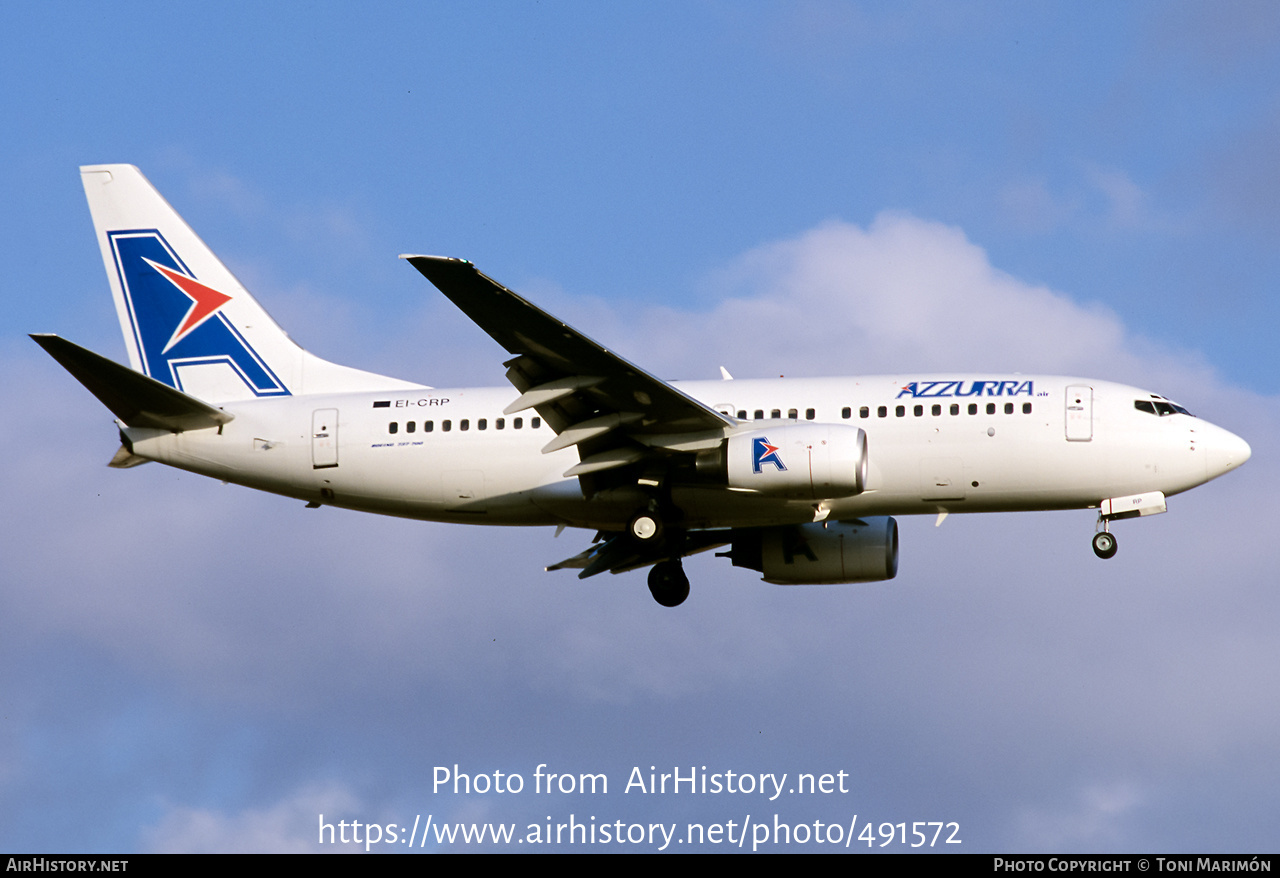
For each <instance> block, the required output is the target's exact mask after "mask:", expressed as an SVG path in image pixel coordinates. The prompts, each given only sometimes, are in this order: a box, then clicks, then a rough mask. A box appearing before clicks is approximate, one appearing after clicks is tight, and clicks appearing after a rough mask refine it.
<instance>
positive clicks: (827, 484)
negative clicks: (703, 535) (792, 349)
mask: <svg viewBox="0 0 1280 878" xmlns="http://www.w3.org/2000/svg"><path fill="white" fill-rule="evenodd" d="M717 455H718V456H721V455H722V457H720V460H718V461H717V463H720V464H722V465H723V467H724V469H723V470H722V473H723V478H724V479H725V483H726V484H728V486H729V487H730V488H738V489H741V490H748V491H755V492H757V493H761V494H768V495H771V496H775V497H795V498H797V499H804V500H825V499H829V498H832V497H852V496H853V495H854V494H861V493H862V491H863V490H864V489H865V488H866V486H867V434H866V433H865V432H864V431H863V430H862V428H860V427H852V426H847V425H844V424H804V423H801V424H778V425H777V426H773V427H766V428H764V429H754V430H749V431H746V432H742V433H737V434H735V435H733V436H730V437H729V438H728V439H727V440H726V441H725V445H724V446H723V447H722V448H721V449H720V450H719V451H718V452H717ZM699 465H700V468H704V467H705V461H704V460H700V461H699Z"/></svg>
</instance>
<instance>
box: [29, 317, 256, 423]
mask: <svg viewBox="0 0 1280 878" xmlns="http://www.w3.org/2000/svg"><path fill="white" fill-rule="evenodd" d="M31 338H32V340H33V341H35V343H36V344H38V345H40V347H42V348H44V349H45V351H46V352H47V353H48V354H49V356H51V357H53V358H54V359H55V360H57V361H58V363H59V364H60V365H61V366H62V368H64V369H66V370H67V371H68V372H70V373H71V374H72V375H73V376H74V377H75V379H76V380H77V381H79V382H80V383H81V384H83V385H84V386H85V387H86V388H87V389H88V391H89V392H90V393H92V394H93V395H94V396H96V397H97V398H98V401H99V402H101V403H102V404H103V405H105V406H106V407H107V408H109V409H110V410H111V413H112V414H114V415H115V416H116V417H117V418H119V419H120V420H121V421H122V422H124V423H125V424H127V425H128V426H130V427H152V428H154V429H159V430H170V431H172V432H174V433H181V432H182V431H184V430H201V429H205V428H207V427H220V426H222V425H223V424H226V423H228V422H229V421H231V420H233V419H234V418H235V415H231V414H228V413H226V412H224V411H222V410H221V409H218V408H214V407H213V406H211V405H209V404H208V403H205V402H201V401H200V400H198V399H196V398H195V397H194V396H188V395H187V394H185V393H183V392H182V391H181V390H175V389H173V388H172V387H169V386H168V385H167V384H161V383H160V382H159V381H156V380H155V379H154V378H148V377H147V376H146V375H143V374H142V373H141V372H135V371H134V370H132V369H130V368H129V367H128V366H122V365H120V364H119V363H117V362H115V361H114V360H109V359H107V358H106V357H104V356H101V355H100V354H95V353H94V352H93V351H91V350H88V349H87V348H82V347H80V346H79V345H77V344H73V343H72V342H69V341H67V340H66V339H65V338H59V337H58V336H56V335H32V336H31Z"/></svg>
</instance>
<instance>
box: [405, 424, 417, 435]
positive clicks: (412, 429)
mask: <svg viewBox="0 0 1280 878" xmlns="http://www.w3.org/2000/svg"><path fill="white" fill-rule="evenodd" d="M417 429H418V422H417V421H410V422H409V423H407V424H405V425H404V431H405V432H406V433H413V432H416V431H417Z"/></svg>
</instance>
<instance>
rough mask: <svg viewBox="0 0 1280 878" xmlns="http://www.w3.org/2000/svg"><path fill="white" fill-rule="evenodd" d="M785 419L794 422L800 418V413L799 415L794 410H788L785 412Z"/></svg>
mask: <svg viewBox="0 0 1280 878" xmlns="http://www.w3.org/2000/svg"><path fill="white" fill-rule="evenodd" d="M787 417H788V418H790V419H791V420H793V421H794V420H796V419H797V418H799V417H800V413H799V412H798V411H796V410H795V409H788V410H787Z"/></svg>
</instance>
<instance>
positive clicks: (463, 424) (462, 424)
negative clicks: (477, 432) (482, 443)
mask: <svg viewBox="0 0 1280 878" xmlns="http://www.w3.org/2000/svg"><path fill="white" fill-rule="evenodd" d="M458 429H459V430H470V429H471V422H470V421H469V420H467V419H466V418H463V419H462V420H461V421H459V422H458Z"/></svg>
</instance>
